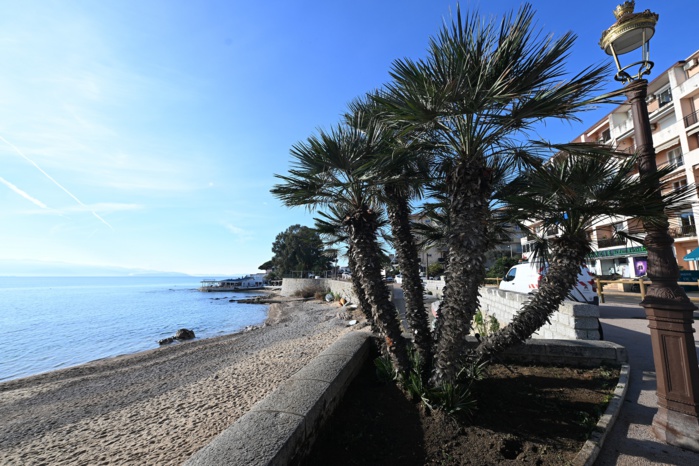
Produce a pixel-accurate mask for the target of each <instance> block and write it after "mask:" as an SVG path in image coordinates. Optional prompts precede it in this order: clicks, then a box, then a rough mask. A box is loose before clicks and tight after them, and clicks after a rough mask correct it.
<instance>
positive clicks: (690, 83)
mask: <svg viewBox="0 0 699 466" xmlns="http://www.w3.org/2000/svg"><path fill="white" fill-rule="evenodd" d="M679 88H680V92H679V97H680V98H682V97H685V96H686V95H687V94H689V93H690V92H693V91H695V90H696V89H698V88H699V74H695V75H694V76H692V77H691V78H689V79H687V80H686V81H685V82H683V83H682V84H680V85H679Z"/></svg>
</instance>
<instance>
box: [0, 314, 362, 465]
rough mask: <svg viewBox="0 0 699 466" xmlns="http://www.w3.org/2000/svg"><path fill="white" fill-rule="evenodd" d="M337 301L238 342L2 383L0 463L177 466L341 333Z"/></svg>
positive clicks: (281, 317) (202, 343)
mask: <svg viewBox="0 0 699 466" xmlns="http://www.w3.org/2000/svg"><path fill="white" fill-rule="evenodd" d="M341 310H342V309H341V308H340V307H339V305H338V304H325V303H319V302H313V301H310V302H302V301H293V302H284V303H281V304H272V305H271V306H270V312H269V316H268V319H267V322H266V324H265V325H264V326H263V327H262V328H259V329H255V330H251V331H249V332H244V333H239V334H235V335H226V336H222V337H217V338H211V339H206V340H195V341H191V342H185V343H178V344H175V345H172V346H168V347H162V348H158V349H154V350H151V351H145V352H142V353H137V354H133V355H128V356H121V357H117V358H112V359H106V360H102V361H95V362H92V363H88V364H84V365H81V366H77V367H73V368H69V369H64V370H60V371H55V372H49V373H46V374H40V375H37V376H32V377H27V378H23V379H18V380H13V381H9V382H5V383H2V384H0V463H2V464H23V465H25V464H26V465H34V464H51V465H60V464H71V465H75V464H80V465H99V464H139V465H141V464H158V465H165V464H181V463H182V462H183V461H185V460H186V459H187V458H188V457H189V456H191V455H192V454H193V453H194V452H196V451H197V450H199V449H200V448H202V447H203V446H205V445H206V444H207V443H208V442H209V441H210V440H211V439H213V437H215V436H216V435H218V434H219V433H220V432H221V431H223V430H224V429H225V428H227V427H228V426H229V425H230V424H232V423H233V422H234V421H235V420H236V419H238V418H239V417H241V416H242V415H243V414H245V413H246V412H247V411H248V410H249V409H250V408H251V407H252V405H253V404H255V403H256V402H257V401H259V400H261V399H262V398H264V397H265V395H267V394H268V393H270V392H271V391H272V390H273V389H274V388H275V387H276V386H277V385H278V384H279V383H280V382H281V381H283V380H285V379H287V378H288V377H289V376H291V375H292V374H294V373H295V372H296V371H298V370H299V369H301V368H302V367H303V366H304V365H305V364H306V363H308V361H310V360H311V359H312V358H314V357H315V356H316V355H318V354H319V353H320V352H321V351H322V350H324V349H325V348H327V347H328V346H330V345H331V344H332V343H333V342H334V341H335V340H336V339H337V338H338V337H339V336H341V335H342V334H343V333H345V332H349V331H353V330H354V329H356V328H357V327H358V326H357V327H349V328H348V327H346V321H345V320H341V319H338V318H337V317H336V316H337V314H338V313H339V312H340V311H341Z"/></svg>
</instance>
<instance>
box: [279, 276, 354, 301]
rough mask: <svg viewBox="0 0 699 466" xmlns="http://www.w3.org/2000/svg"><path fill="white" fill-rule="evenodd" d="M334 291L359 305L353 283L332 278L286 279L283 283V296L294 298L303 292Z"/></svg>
mask: <svg viewBox="0 0 699 466" xmlns="http://www.w3.org/2000/svg"><path fill="white" fill-rule="evenodd" d="M305 289H309V290H313V291H314V292H315V291H322V292H325V291H328V290H330V291H332V292H333V293H337V294H339V295H340V296H342V297H343V298H345V299H346V300H347V301H349V302H351V303H355V304H358V303H357V297H356V295H355V294H354V287H353V286H352V282H350V281H343V280H333V279H331V278H285V279H284V280H283V281H282V290H281V295H282V296H294V294H295V293H296V292H298V291H301V290H305Z"/></svg>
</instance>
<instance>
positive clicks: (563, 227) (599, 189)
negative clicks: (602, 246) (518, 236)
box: [468, 144, 688, 363]
mask: <svg viewBox="0 0 699 466" xmlns="http://www.w3.org/2000/svg"><path fill="white" fill-rule="evenodd" d="M557 148H558V149H562V150H564V151H565V153H561V154H559V155H558V156H556V157H555V158H553V159H552V160H551V161H550V162H549V163H546V164H544V165H542V166H541V167H539V168H538V169H532V170H530V171H529V172H527V173H525V174H523V175H522V176H520V177H519V178H517V179H516V180H514V181H513V182H512V183H511V184H510V185H509V186H508V187H507V188H506V189H505V192H504V198H505V200H506V202H507V207H506V208H505V209H504V212H505V214H506V215H507V216H508V217H509V218H510V220H511V221H516V222H521V221H524V220H531V221H535V222H542V227H543V229H544V230H547V229H549V228H557V229H558V231H559V232H560V236H558V237H556V238H553V239H550V240H549V241H548V243H549V248H550V251H548V256H549V268H548V271H547V273H546V275H545V276H544V278H543V279H542V281H541V284H540V286H539V291H538V292H537V293H536V294H535V295H534V296H533V297H532V298H531V299H530V300H529V301H528V302H527V303H526V304H525V305H524V306H523V307H522V309H521V311H520V312H519V313H518V314H517V315H516V316H515V318H514V319H513V321H512V323H510V324H509V325H508V326H506V327H504V328H503V329H502V330H500V331H498V332H496V333H495V334H492V335H490V336H488V337H486V338H485V339H484V340H482V341H481V343H480V345H479V346H478V347H477V348H476V349H475V351H473V352H471V353H470V354H469V356H468V359H469V360H470V361H471V362H476V363H480V362H484V361H489V360H490V359H492V357H493V356H494V355H496V354H498V353H500V352H501V351H503V350H504V349H506V348H508V347H511V346H514V345H517V344H520V343H522V342H524V341H525V340H527V339H529V338H530V337H531V336H532V335H533V334H534V332H536V331H537V330H539V329H540V328H541V327H542V326H543V325H544V324H546V323H547V322H548V321H549V318H550V317H551V315H552V314H553V313H554V312H556V310H558V307H559V305H560V304H561V303H562V302H563V300H564V299H565V298H566V296H567V295H568V293H569V291H570V289H571V288H572V287H573V286H574V285H575V282H576V281H577V276H578V273H579V272H580V266H581V265H582V264H583V263H584V260H585V258H586V256H587V255H588V254H589V253H590V252H591V245H590V240H589V238H588V236H587V231H588V230H591V229H592V227H593V225H594V223H595V222H597V221H599V220H600V218H605V217H613V216H619V215H621V216H629V217H636V218H639V219H641V220H643V221H644V222H649V223H651V224H652V223H653V222H657V221H662V218H664V216H663V212H664V211H665V210H666V209H668V208H671V207H672V206H676V205H677V206H679V205H680V204H681V203H682V201H684V200H685V199H686V198H687V196H688V192H687V191H672V192H669V193H667V194H665V195H662V196H657V194H656V193H657V191H656V188H655V187H654V186H655V185H654V183H656V182H658V180H659V179H660V178H662V177H663V176H665V175H667V174H668V173H669V170H667V169H664V170H659V172H658V174H657V177H655V178H653V179H651V178H650V177H649V178H644V179H640V178H639V177H638V176H632V175H633V174H634V172H635V170H636V163H637V160H636V157H626V158H619V157H618V156H617V155H615V154H614V153H611V152H610V151H609V149H607V148H605V147H595V146H592V145H585V144H572V145H566V146H557ZM534 260H536V258H534Z"/></svg>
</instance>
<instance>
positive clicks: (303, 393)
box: [185, 331, 371, 465]
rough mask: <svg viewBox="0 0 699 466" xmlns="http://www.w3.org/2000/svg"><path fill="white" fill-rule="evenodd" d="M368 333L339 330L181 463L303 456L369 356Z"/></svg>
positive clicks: (283, 460)
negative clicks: (320, 349)
mask: <svg viewBox="0 0 699 466" xmlns="http://www.w3.org/2000/svg"><path fill="white" fill-rule="evenodd" d="M370 337H371V333H370V332H369V331H356V332H351V333H348V334H346V335H344V336H343V337H342V338H340V339H339V340H338V341H336V342H335V343H334V344H333V345H331V346H330V347H329V348H327V349H326V350H325V351H323V352H322V353H321V354H319V355H318V356H317V357H315V358H314V359H313V360H312V361H311V362H310V363H308V365H306V367H304V368H303V369H301V370H300V371H299V372H297V373H296V374H294V375H293V376H292V377H291V378H290V379H289V380H287V381H285V382H283V383H282V384H281V385H280V386H279V387H277V389H276V390H274V391H273V392H272V393H270V394H269V395H268V396H267V397H265V398H264V399H263V400H261V401H260V402H259V403H257V404H256V405H255V406H253V407H252V410H251V411H250V412H248V413H247V414H245V415H244V416H243V417H241V418H240V419H238V420H237V421H236V422H235V423H234V424H233V425H231V426H230V427H229V428H228V429H226V430H225V431H224V432H222V433H221V434H219V435H218V436H217V437H216V438H214V440H212V441H211V443H209V444H208V445H207V446H206V447H204V448H203V449H201V450H199V451H198V452H197V453H195V454H194V455H193V456H192V457H191V458H190V459H189V460H187V462H186V463H185V464H186V465H221V464H245V465H286V464H289V463H291V462H292V460H293V458H295V457H297V456H299V455H303V453H304V452H305V451H306V450H308V449H310V447H311V446H312V444H313V440H315V436H316V434H317V433H318V431H319V430H320V428H321V427H322V425H323V423H324V422H325V421H326V420H327V419H328V417H329V416H330V415H331V414H332V412H333V410H334V409H335V407H336V406H337V404H338V403H339V402H340V400H341V399H342V396H343V395H344V392H345V390H346V389H347V386H348V385H349V382H351V380H352V379H353V378H354V377H355V376H356V375H357V373H358V372H359V370H360V369H361V367H362V365H363V364H364V362H365V360H366V359H367V357H368V356H369V349H370V341H369V338H370Z"/></svg>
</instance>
